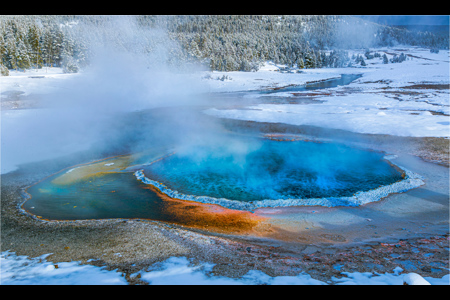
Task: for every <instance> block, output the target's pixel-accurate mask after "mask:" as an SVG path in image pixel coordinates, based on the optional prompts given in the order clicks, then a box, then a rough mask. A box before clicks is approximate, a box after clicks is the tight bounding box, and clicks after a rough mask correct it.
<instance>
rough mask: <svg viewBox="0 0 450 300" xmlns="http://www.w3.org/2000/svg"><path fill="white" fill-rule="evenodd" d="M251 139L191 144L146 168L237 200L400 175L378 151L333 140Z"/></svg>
mask: <svg viewBox="0 0 450 300" xmlns="http://www.w3.org/2000/svg"><path fill="white" fill-rule="evenodd" d="M247 142H248V143H250V141H247ZM251 143H253V144H254V145H255V146H254V148H255V149H252V150H251V151H242V149H239V148H238V149H235V148H233V147H229V146H227V145H222V146H218V145H210V146H206V145H202V146H201V147H192V148H190V149H189V151H188V152H183V151H181V152H178V153H176V154H174V155H172V156H170V157H167V158H165V159H164V160H161V161H159V162H156V163H154V164H152V165H150V166H146V167H145V168H144V174H145V175H146V177H147V178H150V179H153V180H156V181H159V182H161V183H163V184H165V185H166V186H167V187H168V188H170V189H171V190H175V191H178V192H180V193H182V194H187V195H197V196H209V197H214V198H226V199H230V200H238V201H254V200H264V199H298V198H324V197H347V196H352V195H353V194H354V193H356V192H358V191H368V190H370V189H373V188H377V187H379V186H380V185H387V184H391V183H394V182H396V181H399V180H401V179H402V177H401V174H400V172H398V171H397V170H395V169H394V168H393V167H392V166H390V165H389V164H388V163H387V162H386V161H384V160H383V159H382V158H383V155H382V154H381V153H378V152H372V151H363V150H359V149H355V148H350V147H347V146H343V145H340V144H334V143H313V142H304V141H296V142H280V141H272V140H268V139H261V140H253V141H251Z"/></svg>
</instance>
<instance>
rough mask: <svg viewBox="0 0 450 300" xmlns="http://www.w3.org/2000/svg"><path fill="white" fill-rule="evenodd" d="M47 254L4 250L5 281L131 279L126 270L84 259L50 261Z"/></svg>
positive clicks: (99, 282) (121, 282)
mask: <svg viewBox="0 0 450 300" xmlns="http://www.w3.org/2000/svg"><path fill="white" fill-rule="evenodd" d="M49 255H51V253H50V254H45V255H42V256H40V257H36V258H28V257H27V256H17V255H15V253H10V252H8V251H6V252H2V253H1V256H0V264H1V277H0V284H1V285H55V284H57V285H124V284H127V281H126V280H125V278H124V277H123V274H122V273H119V272H116V271H107V270H105V269H104V268H100V267H95V266H92V265H81V264H80V262H74V261H72V262H60V263H57V264H53V263H51V262H48V261H46V260H45V259H46V257H48V256H49Z"/></svg>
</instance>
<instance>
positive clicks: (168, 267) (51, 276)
mask: <svg viewBox="0 0 450 300" xmlns="http://www.w3.org/2000/svg"><path fill="white" fill-rule="evenodd" d="M49 255H50V254H46V255H42V256H41V257H37V258H32V259H30V258H27V257H26V256H16V255H15V254H14V253H11V252H8V251H6V252H2V253H1V256H0V263H1V276H0V284H1V285H22V284H27V285H111V284H114V285H123V284H127V282H126V280H125V278H124V274H122V273H120V272H117V271H107V270H105V269H103V268H101V267H95V266H92V265H81V264H80V263H79V262H62V263H57V264H53V263H50V262H47V261H46V260H45V258H46V257H48V256H49ZM213 267H214V264H211V263H200V264H193V263H191V262H190V261H189V260H188V259H187V258H186V257H171V258H169V259H167V260H165V261H163V262H161V263H156V264H154V265H153V266H151V267H150V268H149V269H148V270H142V271H139V272H137V273H134V274H132V275H131V277H132V278H133V277H136V276H138V275H139V276H140V280H142V281H144V282H148V283H149V284H150V285H327V284H336V285H402V284H403V283H404V282H406V283H407V284H409V285H417V284H426V285H448V284H450V282H449V279H450V277H449V275H445V276H443V277H442V278H433V277H425V278H423V277H421V276H420V275H418V274H416V273H405V274H401V272H402V271H403V270H402V269H401V268H400V267H397V268H395V269H394V270H393V273H384V274H380V273H376V272H375V273H371V272H363V273H360V272H352V273H350V272H342V273H341V274H342V275H343V276H342V277H332V278H331V279H330V280H328V281H327V282H324V281H320V280H317V279H314V278H312V277H311V276H310V275H309V274H307V273H305V272H300V273H299V274H298V275H296V276H275V277H272V276H269V275H267V274H265V273H264V272H261V271H259V270H250V271H249V272H248V273H247V274H245V275H243V276H242V277H239V278H229V277H226V276H217V275H213V274H212V273H211V271H212V269H213Z"/></svg>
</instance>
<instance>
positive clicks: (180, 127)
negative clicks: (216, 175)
mask: <svg viewBox="0 0 450 300" xmlns="http://www.w3.org/2000/svg"><path fill="white" fill-rule="evenodd" d="M78 34H79V35H83V34H84V35H85V36H84V38H85V39H88V40H91V43H90V44H91V49H90V51H91V52H92V57H91V63H90V67H89V68H88V69H86V70H85V71H84V72H83V74H76V75H73V76H71V77H70V78H68V79H65V80H64V82H63V83H62V84H61V86H58V88H59V89H58V91H57V92H53V93H51V94H48V95H45V97H44V99H45V102H44V104H45V108H43V109H31V110H27V111H24V112H23V113H21V114H22V115H20V114H19V115H18V117H17V118H16V117H8V118H3V119H4V120H2V173H5V171H6V172H8V171H10V170H11V168H12V166H13V165H14V166H17V165H19V164H20V163H27V162H33V161H40V160H45V159H50V158H55V157H60V156H63V155H67V154H70V153H74V152H76V151H79V150H87V149H90V150H91V151H98V152H102V151H113V150H118V151H120V150H126V151H133V150H140V149H144V148H146V147H151V146H154V145H155V144H157V143H158V141H161V140H165V141H166V142H178V143H180V142H184V143H188V142H193V141H194V142H195V141H199V137H198V136H197V137H196V135H197V134H199V133H202V134H204V135H205V136H208V132H207V131H208V130H209V131H211V130H212V129H213V128H216V126H217V125H214V124H212V123H211V124H208V125H207V124H201V123H199V122H198V120H196V119H195V116H194V115H192V114H191V113H189V112H187V111H185V110H183V109H177V110H175V109H173V110H170V109H166V110H165V109H164V108H165V107H166V108H167V107H172V108H173V107H174V106H177V107H183V106H191V107H192V106H195V105H201V104H204V101H205V99H204V97H202V96H201V93H202V92H203V91H204V89H203V86H202V85H201V83H200V82H198V81H195V80H194V79H189V78H192V77H189V76H186V74H182V73H180V72H174V70H173V69H171V68H169V67H168V66H167V65H166V64H165V63H164V62H165V61H167V57H168V56H167V55H168V54H167V53H168V51H169V49H170V47H173V46H174V45H173V44H171V45H168V44H167V43H158V41H161V40H164V41H168V40H169V39H168V38H167V37H164V31H163V30H161V29H147V30H143V29H142V28H138V27H136V26H135V23H134V19H133V18H132V17H121V16H119V17H115V18H113V19H111V20H110V21H109V23H108V25H107V26H102V27H82V26H80V29H79V32H78ZM117 40H120V43H119V44H120V45H123V47H117V46H113V45H115V44H117V43H116V41H117ZM155 40H156V41H157V42H156V43H155ZM175 46H176V45H175ZM146 47H152V49H153V51H151V52H150V54H149V52H148V51H147V52H145V51H144V48H146ZM44 80H45V79H44ZM147 109H159V110H160V111H161V114H160V115H158V114H156V113H154V114H153V116H154V117H155V118H150V117H148V116H145V115H141V114H139V113H138V112H139V111H143V110H147ZM212 136H213V135H212V134H209V138H212Z"/></svg>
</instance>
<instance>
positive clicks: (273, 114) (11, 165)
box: [0, 47, 450, 285]
mask: <svg viewBox="0 0 450 300" xmlns="http://www.w3.org/2000/svg"><path fill="white" fill-rule="evenodd" d="M371 50H375V51H378V52H380V53H381V54H383V53H384V52H385V53H387V55H388V58H391V57H392V53H396V54H400V53H401V52H402V51H403V50H406V51H405V54H407V55H409V56H408V60H406V61H404V62H402V63H396V64H392V63H389V64H383V63H382V60H381V59H378V58H374V59H371V60H366V63H367V66H366V67H354V68H342V69H328V68H324V69H308V70H303V71H302V72H301V73H295V72H294V73H291V74H289V73H281V72H278V71H276V70H277V69H278V67H279V66H276V65H274V64H271V63H267V64H266V65H265V66H264V67H263V68H261V69H260V70H259V71H258V72H246V73H244V72H204V71H202V72H198V73H196V74H195V75H190V76H193V77H195V78H197V79H199V80H200V81H201V82H202V85H203V86H204V89H205V90H206V91H210V92H230V91H248V90H256V89H261V88H274V87H282V86H287V85H291V84H303V83H306V82H311V81H318V80H324V79H328V78H337V77H339V76H340V74H343V73H348V74H356V73H360V74H363V76H362V77H361V78H359V79H357V80H356V81H354V82H353V83H351V84H350V85H348V86H345V87H336V88H332V89H329V90H327V92H331V95H330V94H322V95H317V96H314V99H316V100H322V101H323V102H322V101H321V102H318V103H317V104H308V105H294V104H259V105H254V106H251V107H247V109H228V110H224V109H221V110H218V109H209V110H207V111H206V112H205V113H208V114H210V115H214V116H217V117H223V118H235V119H242V120H254V121H261V122H283V123H288V124H294V125H313V126H321V127H329V128H336V129H343V130H348V131H353V132H358V133H377V134H389V135H397V136H416V137H425V136H433V137H445V138H449V137H450V119H449V116H448V115H449V114H450V108H449V105H450V103H449V90H448V87H447V88H444V89H443V88H440V87H439V86H440V85H448V84H449V51H447V50H445V51H444V50H441V51H440V52H439V53H437V54H436V53H430V51H429V49H422V48H411V47H410V48H405V47H397V48H392V49H390V48H389V49H387V48H386V49H371ZM357 53H359V54H363V50H361V51H359V52H357ZM224 75H225V76H226V78H224V80H220V78H223V76H224ZM36 76H38V77H36ZM39 76H41V77H39ZM80 76H81V77H82V76H84V74H83V73H79V74H64V73H62V70H61V69H59V68H49V69H41V70H39V71H37V72H36V71H35V70H31V71H27V72H25V73H23V72H16V71H11V72H10V76H8V77H0V95H1V97H2V107H3V101H4V99H5V97H7V95H11V93H18V94H20V96H21V97H26V96H36V95H44V96H45V95H46V94H48V93H53V92H54V91H57V90H59V89H61V83H62V82H65V81H67V80H68V79H71V78H75V77H80ZM186 76H187V75H186ZM191 79H192V78H191ZM349 89H350V90H349ZM301 93H303V92H300V93H299V94H301ZM319 94H320V92H319ZM273 95H274V94H272V96H273ZM277 95H278V96H285V97H295V95H293V94H292V93H287V92H285V93H279V94H277ZM260 97H264V96H261V95H260ZM248 108H250V109H248ZM32 114H33V109H16V108H15V107H14V106H11V107H9V108H8V109H2V111H1V118H2V119H1V123H2V124H1V125H2V148H3V149H2V162H1V163H2V165H1V172H2V174H4V173H8V172H10V171H12V170H14V169H15V168H16V167H17V165H19V164H20V163H26V162H30V161H36V160H41V159H46V158H49V157H52V156H53V155H54V154H53V153H52V154H49V155H50V156H49V157H47V156H46V155H47V153H45V151H44V152H42V153H38V154H37V155H33V156H32V157H30V156H27V149H23V150H20V151H23V152H21V153H19V154H20V155H14V156H13V157H11V159H9V160H6V159H4V158H5V155H8V154H9V152H8V149H9V148H8V145H10V143H15V142H16V141H17V140H20V138H21V137H20V136H17V134H16V132H15V131H14V129H15V126H16V125H17V124H19V123H21V122H23V121H24V120H25V119H27V118H29V117H30V115H32ZM36 126H37V127H39V124H36ZM5 147H6V151H5ZM83 147H84V145H83V144H82V143H79V142H78V141H76V140H69V139H68V143H67V144H66V145H65V148H63V149H60V152H59V154H60V155H65V154H69V153H71V151H79V150H81V149H83ZM31 148H32V147H31ZM2 250H3V252H1V256H0V262H1V277H0V279H1V283H0V284H2V285H9V284H102V285H103V284H114V285H116V284H127V282H126V280H125V278H124V274H121V273H119V272H117V271H106V270H104V269H102V268H100V267H95V266H92V265H81V264H80V263H78V262H62V263H57V264H55V263H50V262H47V261H46V257H47V256H48V255H50V254H48V255H45V256H43V257H38V258H28V257H24V256H17V255H15V254H14V253H10V252H8V251H6V250H7V249H2ZM212 267H213V265H211V264H209V263H204V264H202V265H192V264H191V263H190V262H189V261H188V260H186V259H185V258H182V257H180V258H176V257H173V258H171V259H169V260H167V261H165V262H163V263H161V264H158V265H155V266H154V268H153V269H150V270H142V271H141V272H140V275H141V280H143V281H146V282H148V283H150V284H270V285H276V284H308V285H309V284H318V285H322V284H392V285H397V284H403V282H404V281H406V282H408V283H410V284H421V283H424V284H432V285H434V284H445V285H447V284H449V283H450V282H449V279H450V278H449V276H448V275H446V276H444V277H443V278H431V277H427V278H422V277H420V276H419V275H417V274H414V273H409V274H403V273H402V270H401V269H400V268H396V269H394V270H392V273H385V274H378V273H358V272H356V273H342V275H343V276H342V277H339V278H330V280H329V281H327V282H322V281H318V280H315V279H313V278H311V277H310V276H309V275H308V274H304V273H301V274H299V275H298V276H280V277H270V276H268V275H266V274H264V273H262V272H260V271H256V270H255V271H251V272H249V273H248V274H246V275H245V276H243V277H241V278H238V279H233V278H226V277H218V276H213V275H211V269H212ZM137 275H138V274H134V276H137Z"/></svg>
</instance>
